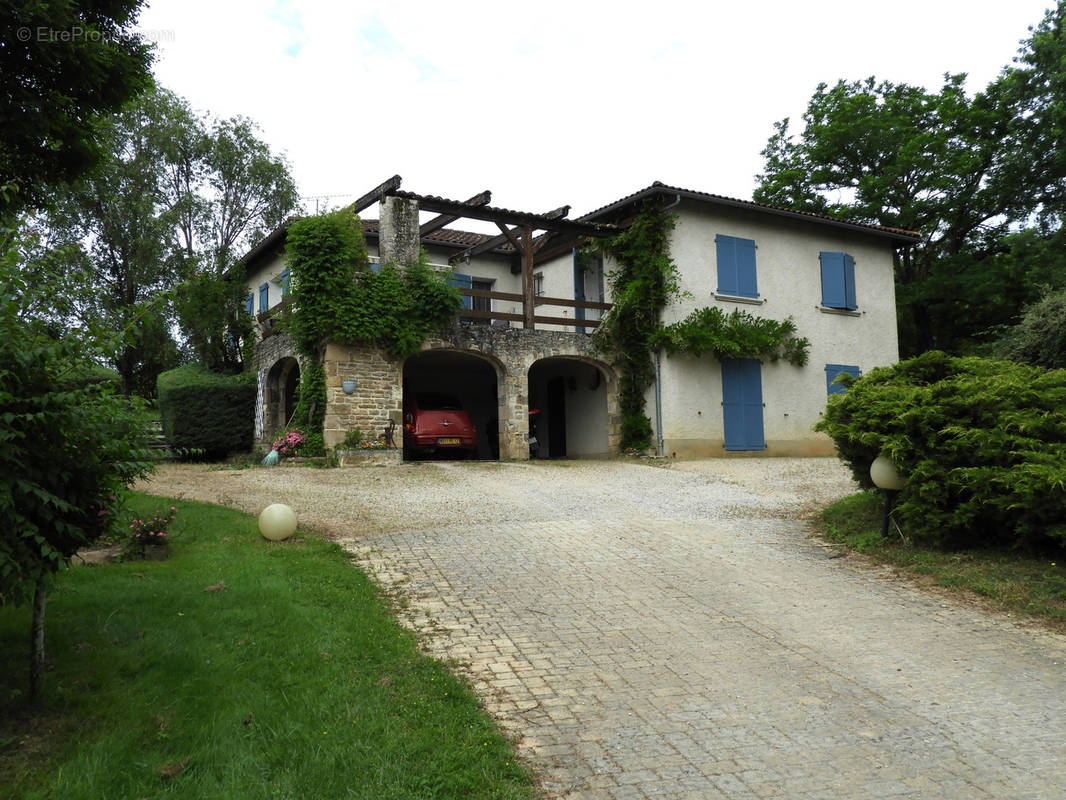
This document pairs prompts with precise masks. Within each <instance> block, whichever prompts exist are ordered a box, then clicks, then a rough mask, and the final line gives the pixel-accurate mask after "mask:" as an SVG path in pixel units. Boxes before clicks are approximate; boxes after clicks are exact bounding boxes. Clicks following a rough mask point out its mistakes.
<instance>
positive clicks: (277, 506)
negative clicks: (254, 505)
mask: <svg viewBox="0 0 1066 800" xmlns="http://www.w3.org/2000/svg"><path fill="white" fill-rule="evenodd" d="M295 531H296V512H295V511H293V510H292V509H291V508H289V507H288V506H287V505H285V504H284V503H274V504H273V505H269V506H267V507H266V508H264V509H263V513H261V514H260V515H259V532H260V533H261V534H263V537H264V538H266V539H269V540H270V541H272V542H281V541H284V540H285V539H288V538H289V537H290V536H292V535H293V533H294V532H295Z"/></svg>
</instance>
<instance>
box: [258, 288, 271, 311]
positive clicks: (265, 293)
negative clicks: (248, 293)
mask: <svg viewBox="0 0 1066 800" xmlns="http://www.w3.org/2000/svg"><path fill="white" fill-rule="evenodd" d="M269 308H270V284H269V283H264V284H263V285H262V286H260V287H259V313H260V314H262V313H263V312H265V311H266V310H267V309H269Z"/></svg>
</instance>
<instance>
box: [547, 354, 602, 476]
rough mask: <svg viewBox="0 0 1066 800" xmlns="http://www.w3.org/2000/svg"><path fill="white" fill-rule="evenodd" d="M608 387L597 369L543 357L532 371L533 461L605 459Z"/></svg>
mask: <svg viewBox="0 0 1066 800" xmlns="http://www.w3.org/2000/svg"><path fill="white" fill-rule="evenodd" d="M606 383H607V382H606V380H604V377H603V373H602V372H600V370H599V368H598V367H596V366H595V365H594V364H589V363H586V362H584V361H579V360H577V359H575V358H545V359H542V360H540V361H538V362H536V363H535V364H534V365H533V366H532V367H530V369H529V410H530V412H533V411H536V413H535V414H534V413H531V414H530V425H534V424H535V425H536V428H537V442H538V447H537V450H536V453H535V457H537V458H605V457H607V455H608V444H607V385H606Z"/></svg>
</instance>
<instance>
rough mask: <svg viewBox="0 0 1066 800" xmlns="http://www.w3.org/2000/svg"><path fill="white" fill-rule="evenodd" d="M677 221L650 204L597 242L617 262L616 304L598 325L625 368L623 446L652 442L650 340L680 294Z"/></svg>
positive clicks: (599, 337)
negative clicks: (647, 397) (673, 243)
mask: <svg viewBox="0 0 1066 800" xmlns="http://www.w3.org/2000/svg"><path fill="white" fill-rule="evenodd" d="M676 222H677V217H675V216H673V215H667V214H662V213H660V212H659V210H658V209H657V208H655V207H654V206H652V205H648V206H645V208H644V209H643V210H642V211H641V212H640V214H638V215H637V218H636V219H635V220H634V221H633V224H632V225H630V226H629V228H627V229H626V230H625V231H623V232H622V233H620V234H618V235H617V236H613V237H611V238H610V239H605V240H602V241H600V242H598V243H597V249H599V250H600V251H601V252H602V253H603V254H604V255H608V256H610V257H611V258H613V259H614V261H615V264H617V269H615V270H614V271H612V272H611V273H609V274H608V276H607V280H608V282H609V285H610V288H611V295H612V299H611V303H612V308H611V311H610V313H609V314H607V316H606V317H605V318H604V319H603V322H602V323H601V324H600V327H599V328H598V329H597V332H596V342H597V346H598V347H599V349H600V350H601V352H603V353H605V354H606V355H608V356H609V357H610V358H611V359H612V360H613V362H614V363H615V365H616V367H617V368H618V370H619V381H618V395H619V396H618V403H619V408H620V411H621V417H622V420H621V423H622V424H621V428H622V430H621V441H620V445H621V448H622V449H623V450H627V449H630V448H632V449H634V450H646V449H647V448H649V447H650V446H651V420H650V419H648V416H647V414H645V413H644V394H645V392H646V391H647V390H648V388H649V387H650V386H651V385H652V383H653V381H654V380H655V365H654V363H653V362H652V358H651V348H650V342H651V340H652V337H653V336H654V335H655V333H656V331H657V330H658V329H659V327H660V323H659V315H660V313H661V312H662V309H663V308H664V307H665V306H666V304H667V302H668V301H669V300H670V299H671V298H672V297H676V296H677V294H678V275H677V267H676V266H675V265H674V262H673V260H672V259H671V258H670V234H671V232H672V231H673V229H674V225H675V224H676Z"/></svg>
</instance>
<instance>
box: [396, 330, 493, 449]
mask: <svg viewBox="0 0 1066 800" xmlns="http://www.w3.org/2000/svg"><path fill="white" fill-rule="evenodd" d="M419 394H427V395H428V394H432V395H437V396H440V395H444V396H446V397H451V398H454V399H455V400H457V401H458V405H459V406H461V408H462V409H463V410H464V411H466V413H467V414H468V415H469V416H470V421H471V422H473V424H474V427H475V428H476V429H477V450H476V454H475V455H474V457H475V458H477V459H480V460H496V459H498V458H499V457H500V440H499V426H500V420H499V415H500V409H499V372H498V369H497V367H496V366H495V365H494V364H493V363H492V362H491V361H489V360H488V359H486V358H483V357H481V356H478V355H473V354H471V353H464V352H459V351H455V350H426V351H424V352H421V353H419V354H417V355H414V356H411V357H410V358H408V359H407V361H406V362H405V363H404V365H403V403H404V423H405V424H406V423H407V422H408V414H409V411H410V409H411V407H412V401H413V399H414V398H415V397H416V396H418V395H419ZM447 456H448V451H447V449H445V448H441V449H440V451H439V452H427V453H424V454H419V453H415V452H412V451H410V449H409V448H407V447H405V448H404V458H405V459H408V460H418V459H420V458H424V457H447Z"/></svg>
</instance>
